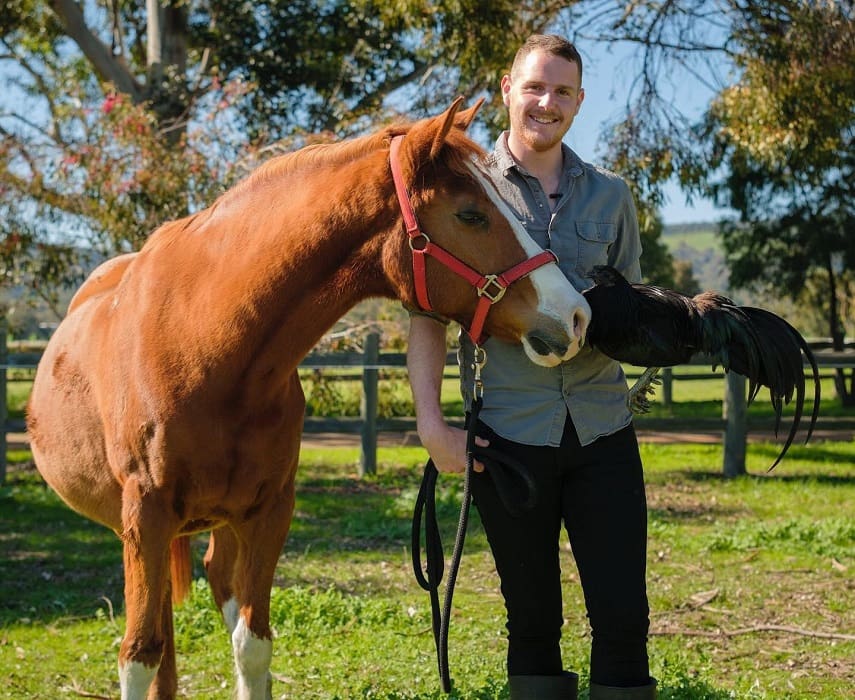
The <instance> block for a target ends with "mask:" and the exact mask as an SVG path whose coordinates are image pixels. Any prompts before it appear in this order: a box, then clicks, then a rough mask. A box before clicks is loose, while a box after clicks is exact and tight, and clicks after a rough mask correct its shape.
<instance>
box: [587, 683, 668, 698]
mask: <svg viewBox="0 0 855 700" xmlns="http://www.w3.org/2000/svg"><path fill="white" fill-rule="evenodd" d="M588 697H589V698H590V700H656V679H655V678H651V679H650V682H649V683H648V684H647V685H639V686H635V687H634V688H614V687H612V686H608V685H599V684H597V683H591V694H590V695H589V696H588Z"/></svg>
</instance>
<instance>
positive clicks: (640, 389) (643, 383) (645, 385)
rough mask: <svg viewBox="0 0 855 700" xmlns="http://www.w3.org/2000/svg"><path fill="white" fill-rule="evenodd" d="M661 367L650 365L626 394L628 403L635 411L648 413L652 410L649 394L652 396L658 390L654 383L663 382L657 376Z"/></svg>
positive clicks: (631, 409)
mask: <svg viewBox="0 0 855 700" xmlns="http://www.w3.org/2000/svg"><path fill="white" fill-rule="evenodd" d="M660 369H661V368H660V367H648V368H647V369H646V370H644V372H642V373H641V376H640V377H639V378H638V381H636V382H635V384H633V385H632V387H631V388H630V390H629V392H628V393H627V395H626V405H627V408H629V410H630V411H632V412H633V413H648V412H649V411H650V399H649V398H648V394H649V395H651V396H652V395H653V394H654V393H655V392H656V387H655V386H654V385H656V384H661V383H662V380H661V379H660V378H659V377H658V376H657V375H658V374H659V370H660Z"/></svg>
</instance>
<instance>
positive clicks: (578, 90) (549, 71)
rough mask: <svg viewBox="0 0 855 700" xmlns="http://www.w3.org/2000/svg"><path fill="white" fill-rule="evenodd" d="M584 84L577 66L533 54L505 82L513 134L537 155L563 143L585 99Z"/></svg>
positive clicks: (503, 79) (506, 76) (503, 87)
mask: <svg viewBox="0 0 855 700" xmlns="http://www.w3.org/2000/svg"><path fill="white" fill-rule="evenodd" d="M581 82H582V81H581V79H580V78H579V66H577V65H576V64H575V63H572V62H570V61H568V60H566V59H564V58H561V57H560V56H553V55H551V54H548V53H544V52H543V51H532V52H531V53H530V54H528V56H526V57H525V59H524V60H523V62H522V64H521V65H519V66H517V70H516V72H514V73H512V75H505V76H504V77H503V78H502V99H503V100H504V102H505V106H506V107H507V108H508V114H509V116H510V120H511V134H513V135H514V137H515V138H516V139H517V140H518V141H520V142H521V143H522V144H524V145H525V146H526V147H528V148H530V149H532V150H534V151H546V150H549V149H550V148H553V147H554V146H555V145H556V144H559V143H561V139H562V138H563V137H564V134H566V133H567V130H568V129H569V128H570V125H571V124H572V123H573V119H574V118H575V117H576V115H577V114H578V113H579V107H580V106H581V105H582V100H583V99H584V98H585V91H584V90H583V89H582V86H581Z"/></svg>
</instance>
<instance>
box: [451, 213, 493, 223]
mask: <svg viewBox="0 0 855 700" xmlns="http://www.w3.org/2000/svg"><path fill="white" fill-rule="evenodd" d="M455 216H456V217H457V218H458V219H459V220H460V222H461V223H463V224H466V225H467V226H483V225H484V224H486V223H487V217H486V215H484V214H482V213H481V212H478V211H459V212H457V213H456V214H455Z"/></svg>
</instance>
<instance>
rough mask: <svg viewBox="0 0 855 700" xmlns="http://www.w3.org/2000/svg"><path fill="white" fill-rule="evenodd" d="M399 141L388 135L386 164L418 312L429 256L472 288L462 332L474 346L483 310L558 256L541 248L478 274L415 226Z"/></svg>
mask: <svg viewBox="0 0 855 700" xmlns="http://www.w3.org/2000/svg"><path fill="white" fill-rule="evenodd" d="M403 140H404V137H403V135H399V136H395V137H393V138H392V143H391V148H390V151H389V165H390V166H391V168H392V179H393V181H394V182H395V193H396V194H397V195H398V204H399V205H400V207H401V215H402V216H403V218H404V227H405V228H406V230H407V235H408V236H409V238H410V250H411V251H412V253H413V282H414V284H415V287H416V300H417V301H418V304H419V307H420V308H421V309H422V311H432V310H433V307H432V306H431V303H430V297H429V296H428V289H427V271H426V261H425V258H426V257H427V256H430V257H432V258H434V259H435V260H436V261H437V262H439V263H441V264H442V265H444V266H445V267H447V268H448V269H449V270H451V271H452V272H453V273H455V274H456V275H458V276H460V277H462V278H463V279H465V280H466V281H467V282H469V284H471V285H472V286H473V287H475V291H476V293H477V294H478V305H477V306H476V307H475V314H474V315H473V317H472V325H471V326H470V327H469V329H467V330H466V333H467V334H468V335H469V337H470V338H471V339H472V342H473V343H475V345H480V344H481V343H482V342H483V341H484V339H485V334H484V322H485V321H486V319H487V312H488V311H489V310H490V307H491V306H492V305H493V304H495V303H496V302H498V301H500V300H501V298H502V297H503V296H504V295H505V292H506V291H507V289H508V287H510V286H511V285H512V284H513V283H514V282H516V281H517V280H519V279H522V278H523V277H526V276H527V275H529V274H531V273H532V272H534V271H535V270H536V269H537V268H539V267H542V266H543V265H547V264H549V263H554V262H558V258H557V257H556V255H555V253H553V252H552V251H551V250H544V251H541V252H540V253H538V254H537V255H535V256H533V257H531V258H528V259H527V260H523V261H522V262H521V263H518V264H516V265H514V266H513V267H511V268H509V269H507V270H505V271H504V272H501V273H499V274H490V275H482V274H481V273H480V272H478V271H477V270H475V269H473V268H472V267H470V266H469V265H467V264H466V263H465V262H463V261H462V260H460V259H459V258H458V257H456V256H454V255H452V254H451V253H449V252H448V251H447V250H445V248H442V247H440V246H438V245H436V244H435V243H433V242H432V241H431V239H430V238H429V237H428V235H427V234H426V233H425V232H424V231H422V230H421V227H420V226H419V222H418V220H417V219H416V213H415V211H414V210H413V205H412V202H410V196H409V193H408V192H407V187H406V184H405V183H404V174H403V172H402V170H401V163H400V159H399V157H398V156H399V153H400V151H401V143H402V142H403Z"/></svg>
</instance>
